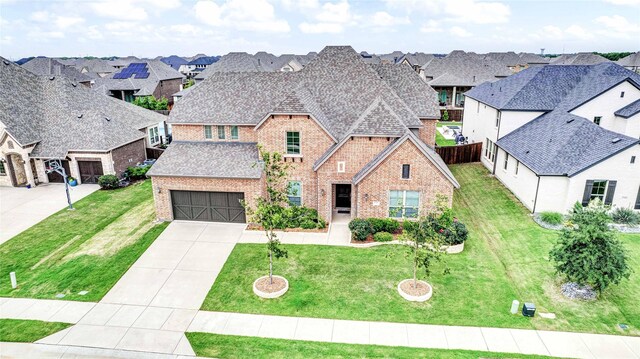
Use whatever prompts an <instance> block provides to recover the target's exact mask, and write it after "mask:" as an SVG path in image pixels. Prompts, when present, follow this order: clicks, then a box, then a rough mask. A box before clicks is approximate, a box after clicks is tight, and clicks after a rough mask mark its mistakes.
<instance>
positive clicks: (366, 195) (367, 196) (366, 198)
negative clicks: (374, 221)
mask: <svg viewBox="0 0 640 359" xmlns="http://www.w3.org/2000/svg"><path fill="white" fill-rule="evenodd" d="M368 200H369V194H368V193H365V194H364V201H365V202H367V201H368Z"/></svg>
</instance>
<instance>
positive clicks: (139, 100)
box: [131, 96, 169, 110]
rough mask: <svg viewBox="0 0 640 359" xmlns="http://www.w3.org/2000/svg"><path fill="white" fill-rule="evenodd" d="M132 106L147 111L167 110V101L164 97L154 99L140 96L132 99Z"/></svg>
mask: <svg viewBox="0 0 640 359" xmlns="http://www.w3.org/2000/svg"><path fill="white" fill-rule="evenodd" d="M131 103H132V104H134V105H136V106H140V107H144V108H146V109H149V110H168V109H169V100H167V98H166V97H164V96H163V97H162V98H159V99H156V98H155V97H153V96H142V97H136V98H134V99H133V102H131Z"/></svg>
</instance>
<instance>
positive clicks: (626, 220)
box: [611, 207, 640, 226]
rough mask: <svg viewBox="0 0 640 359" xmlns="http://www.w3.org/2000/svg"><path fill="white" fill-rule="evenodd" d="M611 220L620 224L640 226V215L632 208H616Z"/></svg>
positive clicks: (612, 212)
mask: <svg viewBox="0 0 640 359" xmlns="http://www.w3.org/2000/svg"><path fill="white" fill-rule="evenodd" d="M611 219H612V220H613V222H615V223H618V224H628V225H632V226H634V225H636V224H640V213H638V212H636V211H634V210H632V209H631V208H620V207H618V208H616V209H614V210H613V211H611Z"/></svg>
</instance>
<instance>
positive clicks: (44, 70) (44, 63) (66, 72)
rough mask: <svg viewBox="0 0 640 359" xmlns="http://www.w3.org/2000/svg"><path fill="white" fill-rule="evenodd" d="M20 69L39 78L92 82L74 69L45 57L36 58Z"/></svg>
mask: <svg viewBox="0 0 640 359" xmlns="http://www.w3.org/2000/svg"><path fill="white" fill-rule="evenodd" d="M22 67H24V68H25V69H27V70H29V71H31V72H33V73H34V74H36V75H41V76H46V75H53V76H64V77H66V78H68V79H69V80H72V81H77V82H91V80H92V79H91V77H89V76H87V75H85V74H83V73H81V72H80V71H78V70H77V69H76V68H74V67H72V66H67V65H64V64H62V63H61V62H59V61H57V60H55V59H51V58H47V57H36V58H34V59H31V60H29V61H28V62H26V63H24V64H23V65H22Z"/></svg>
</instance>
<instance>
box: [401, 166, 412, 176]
mask: <svg viewBox="0 0 640 359" xmlns="http://www.w3.org/2000/svg"><path fill="white" fill-rule="evenodd" d="M410 176H411V165H407V164H405V165H402V178H403V179H409V177H410Z"/></svg>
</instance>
